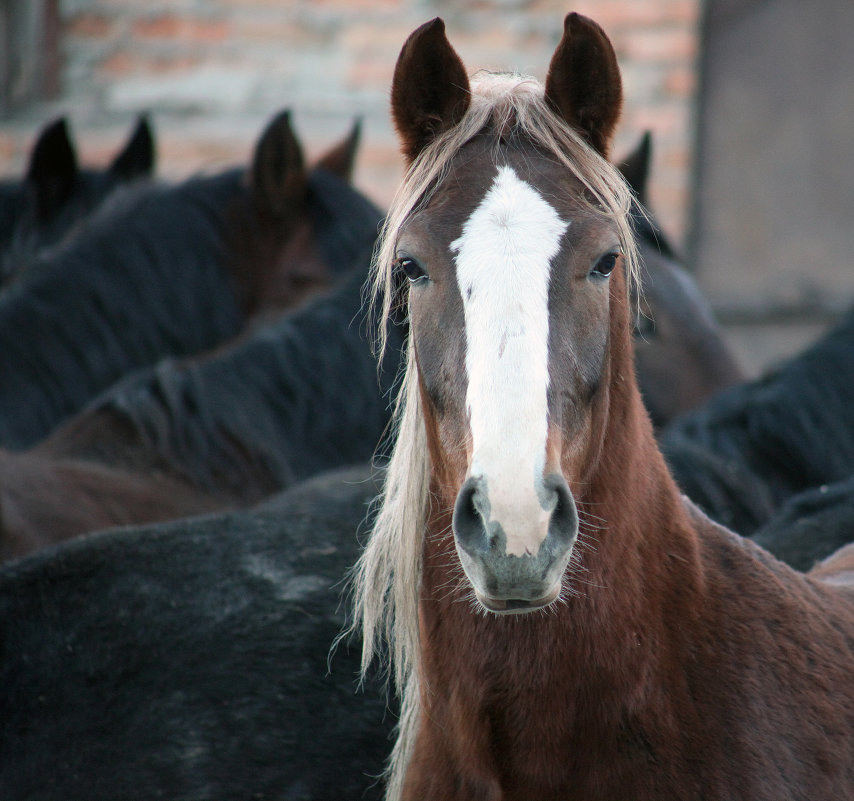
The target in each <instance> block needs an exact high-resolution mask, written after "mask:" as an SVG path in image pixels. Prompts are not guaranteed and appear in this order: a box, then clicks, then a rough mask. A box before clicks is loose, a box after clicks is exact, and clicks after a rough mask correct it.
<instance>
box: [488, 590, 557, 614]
mask: <svg viewBox="0 0 854 801" xmlns="http://www.w3.org/2000/svg"><path fill="white" fill-rule="evenodd" d="M474 594H475V597H476V598H477V600H478V603H480V605H481V606H482V607H483V608H484V609H485V610H486V611H487V612H490V613H492V614H494V615H527V614H530V613H531V612H537V611H539V610H540V609H545V608H546V607H548V606H551V605H552V604H553V603H554V602H555V601H556V600H557V599H558V598H559V597H560V584H558V586H557V587H555V588H554V589H553V590H552V591H551V592H549V593H547V594H546V595H544V596H542V597H541V598H535V599H533V600H523V599H521V598H491V597H489V596H488V595H483V594H482V593H480V592H478V591H477V590H475V593H474Z"/></svg>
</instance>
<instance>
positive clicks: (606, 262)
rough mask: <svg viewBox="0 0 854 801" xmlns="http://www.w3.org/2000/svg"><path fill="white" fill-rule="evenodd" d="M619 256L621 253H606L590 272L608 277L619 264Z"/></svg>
mask: <svg viewBox="0 0 854 801" xmlns="http://www.w3.org/2000/svg"><path fill="white" fill-rule="evenodd" d="M619 258H620V254H619V253H606V254H605V255H604V256H602V258H601V259H599V261H597V262H596V264H595V265H594V267H593V269H592V270H591V271H590V274H591V275H598V276H601V277H602V278H607V277H608V276H609V275H610V274H611V273H612V272H613V270H614V267H616V266H617V259H619Z"/></svg>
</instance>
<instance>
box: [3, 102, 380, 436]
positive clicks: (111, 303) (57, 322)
mask: <svg viewBox="0 0 854 801" xmlns="http://www.w3.org/2000/svg"><path fill="white" fill-rule="evenodd" d="M357 136H358V132H357V131H354V134H352V135H351V136H350V137H348V138H347V140H345V142H344V143H343V144H342V145H340V146H339V147H337V148H335V149H334V150H333V151H331V153H330V154H329V155H328V157H327V158H325V159H322V160H321V162H320V164H319V166H318V167H316V168H315V169H313V170H311V171H310V172H308V171H306V169H305V167H304V165H303V163H302V158H301V151H300V148H299V144H298V143H297V142H296V139H295V138H294V136H293V133H292V132H291V130H290V126H289V121H288V116H287V114H286V113H285V114H282V115H279V116H277V117H276V118H275V119H274V120H273V121H272V122H271V123H270V125H269V126H268V128H267V130H266V131H265V133H264V135H263V136H262V137H261V140H260V142H259V144H258V146H257V147H256V151H255V155H254V160H253V164H252V166H251V168H250V171H249V173H248V175H247V172H246V170H244V169H233V170H229V171H226V172H224V173H222V174H219V175H215V176H212V177H199V178H193V179H191V180H189V181H186V182H185V183H183V184H180V185H178V186H174V187H162V186H152V187H145V188H140V189H138V190H137V191H131V192H127V193H122V195H121V196H120V197H116V198H115V199H114V200H113V202H111V203H110V204H108V206H109V208H102V209H101V210H100V212H99V213H97V214H95V215H94V216H93V217H92V218H90V220H89V221H88V223H87V225H86V227H85V230H82V231H80V232H79V233H78V234H77V235H76V236H75V237H73V239H72V240H71V241H70V242H69V243H68V244H67V246H66V247H63V248H60V249H59V250H58V251H56V252H55V253H53V254H51V255H50V256H49V257H46V258H44V259H40V260H39V263H37V264H34V265H33V266H32V267H30V268H29V269H28V271H27V273H26V275H24V276H22V278H21V280H19V281H17V282H14V283H13V284H12V285H10V286H9V287H8V288H7V289H6V290H5V291H4V292H3V293H2V294H0V445H3V446H4V447H6V448H11V449H15V450H20V449H23V448H25V447H28V446H30V445H32V444H33V443H35V442H37V441H38V440H40V439H41V438H43V437H44V436H45V435H46V434H47V433H48V432H49V431H51V430H52V429H53V428H55V427H56V425H57V424H58V423H59V422H60V421H62V420H63V419H65V418H67V417H69V416H71V415H72V414H73V413H74V412H76V411H78V410H79V409H80V408H81V407H82V406H83V405H84V404H85V403H86V402H87V401H88V400H89V399H91V398H92V397H93V396H94V395H96V394H97V393H98V392H100V391H102V390H104V389H106V388H107V387H108V386H110V385H111V384H113V383H114V382H115V381H116V380H118V379H119V378H121V377H123V376H124V375H126V374H127V373H129V372H131V371H133V370H136V369H139V368H142V367H146V366H149V365H151V364H153V363H155V362H156V361H157V360H158V359H160V358H162V357H165V356H179V357H180V356H186V355H190V354H197V353H201V352H204V351H207V350H210V349H211V348H214V347H216V346H218V345H220V344H222V343H223V342H225V341H228V340H229V339H231V338H233V337H234V336H235V335H236V334H238V332H240V331H241V329H242V328H243V327H244V324H245V323H246V321H247V319H248V317H249V315H250V314H253V313H258V312H259V311H263V310H264V309H266V308H270V307H274V308H281V307H282V306H287V305H291V304H294V303H298V302H301V301H303V300H304V299H305V298H306V297H307V296H309V295H310V294H311V293H313V292H316V291H319V290H320V289H323V288H325V287H327V286H328V285H329V283H330V282H331V281H334V280H335V278H336V277H337V276H338V275H340V274H341V270H340V267H339V266H340V265H344V266H349V264H350V262H351V259H352V257H353V256H354V254H355V252H356V249H359V250H361V248H362V247H363V246H364V241H365V231H366V230H369V231H370V233H371V236H372V237H373V235H375V232H376V224H377V220H378V219H379V212H378V211H377V210H376V208H375V207H374V206H373V204H371V203H370V202H369V201H368V200H367V199H366V198H365V197H364V196H363V195H361V194H360V193H358V192H356V191H355V190H354V189H353V188H352V187H351V186H350V185H349V183H348V180H347V178H348V177H349V176H348V175H346V176H344V177H341V176H340V175H338V174H336V173H335V172H333V171H332V169H327V168H326V165H336V168H337V165H339V164H340V163H342V162H343V163H345V165H346V164H347V158H346V157H347V156H349V157H350V161H349V164H352V154H353V152H354V148H355V141H356V139H357ZM342 153H343V154H344V157H342ZM346 169H349V167H346Z"/></svg>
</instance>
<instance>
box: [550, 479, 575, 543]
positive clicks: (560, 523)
mask: <svg viewBox="0 0 854 801" xmlns="http://www.w3.org/2000/svg"><path fill="white" fill-rule="evenodd" d="M543 483H544V486H545V488H546V489H547V490H550V491H551V492H553V493H554V494H555V496H556V500H555V505H554V509H552V515H551V521H550V523H549V533H550V534H552V535H554V536H557V537H559V538H574V536H575V529H576V527H577V525H578V511H577V510H576V508H575V501H574V500H573V497H572V493H571V492H570V490H569V485H568V484H567V483H566V480H565V479H564V477H563V476H562V475H560V473H552V474H551V475H550V476H548V477H547V478H546V479H545V481H544V482H543Z"/></svg>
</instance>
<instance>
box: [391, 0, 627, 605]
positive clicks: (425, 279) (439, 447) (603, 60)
mask: <svg viewBox="0 0 854 801" xmlns="http://www.w3.org/2000/svg"><path fill="white" fill-rule="evenodd" d="M621 99H622V90H621V83H620V77H619V71H618V67H617V62H616V56H615V54H614V51H613V48H612V47H611V44H610V42H609V41H608V39H607V38H606V36H605V34H604V33H603V32H602V30H601V29H600V28H599V26H598V25H596V24H595V23H593V22H592V21H590V20H587V19H586V18H584V17H581V16H579V15H577V14H570V15H569V16H568V17H567V18H566V21H565V27H564V33H563V38H562V40H561V42H560V44H559V46H558V48H557V50H556V51H555V54H554V56H553V58H552V61H551V64H550V67H549V71H548V77H547V80H546V84H545V90H544V92H543V91H542V89H540V88H539V85H538V84H535V83H534V82H532V81H530V80H528V79H525V78H521V77H519V76H507V75H483V76H478V77H476V78H475V79H474V83H473V84H470V83H469V80H468V78H467V77H466V72H465V69H464V67H463V65H462V62H461V61H460V59H459V57H458V56H457V54H456V53H455V51H454V50H453V48H452V47H451V45H450V44H449V42H448V41H447V39H446V37H445V34H444V25H443V23H442V22H441V20H434V21H432V22H429V23H427V24H426V25H424V26H422V27H421V28H419V29H418V30H416V31H415V32H414V33H413V34H412V35H411V36H410V38H409V39H408V40H407V42H406V44H405V45H404V47H403V50H402V52H401V56H400V59H399V61H398V63H397V67H396V70H395V75H394V81H393V86H392V113H393V118H394V121H395V124H396V127H397V129H398V132H399V134H400V137H401V140H402V143H403V150H404V154H405V155H406V157H407V158H408V160H409V162H410V170H409V174H408V186H409V188H410V190H412V189H413V187H414V186H416V185H417V184H418V182H419V178H418V176H419V175H420V174H421V175H423V174H425V172H426V171H428V170H432V173H431V177H428V178H426V179H425V180H424V181H422V183H423V184H424V185H423V186H422V187H421V188H420V189H415V190H414V191H413V192H412V194H413V195H414V200H413V202H412V204H411V206H410V208H409V209H407V210H406V211H405V212H404V213H402V214H401V215H400V219H399V220H398V221H397V222H392V225H395V226H396V228H394V230H392V231H391V232H390V236H389V241H390V245H389V251H388V255H389V256H390V260H391V262H392V264H393V270H397V271H399V272H401V273H402V274H404V275H405V276H406V279H407V281H408V295H409V311H410V322H411V332H412V333H411V339H412V348H413V352H414V362H415V364H416V365H417V376H418V393H419V396H420V399H421V402H422V406H423V416H424V421H425V428H426V434H427V445H428V448H429V453H430V464H431V468H432V471H433V487H432V490H433V493H434V494H435V495H436V496H438V497H439V498H440V499H441V502H442V503H440V505H448V506H449V508H453V515H452V520H451V521H450V522H451V528H452V531H453V537H454V542H455V546H456V552H457V554H458V556H459V560H460V562H461V564H462V567H463V570H464V571H465V575H466V577H467V578H468V581H469V582H470V583H471V585H472V587H473V589H474V593H475V596H476V598H477V600H478V601H479V602H480V604H481V605H482V606H483V607H484V608H485V609H487V610H489V611H492V612H527V611H531V610H534V609H538V608H541V607H543V606H546V605H548V604H551V603H552V602H553V601H555V600H556V599H557V598H558V596H559V595H560V592H561V588H562V577H563V575H564V572H565V571H566V568H567V565H568V563H569V561H570V558H571V556H572V553H573V547H574V545H575V542H576V538H577V536H578V530H579V515H578V511H577V507H576V502H577V500H578V497H579V496H583V494H584V487H585V485H586V484H587V483H588V482H589V481H590V480H591V470H592V468H593V466H595V465H596V463H597V461H598V458H599V453H600V450H601V446H602V441H603V435H602V431H603V429H604V425H605V418H606V417H607V414H608V412H607V409H608V405H609V403H608V396H609V387H610V386H611V385H612V384H613V383H614V377H615V375H616V376H617V377H619V376H620V375H622V374H625V373H626V371H631V370H632V367H631V352H630V345H629V336H630V332H629V324H628V317H629V315H628V308H627V307H628V293H627V289H626V279H625V276H624V273H625V271H624V270H623V269H622V263H623V261H624V258H625V257H626V254H629V255H628V260H629V263H630V264H631V263H633V257H632V256H631V255H630V254H631V253H632V247H633V245H632V237H631V233H630V232H629V231H628V225H627V213H626V212H627V211H628V203H629V193H628V190H627V188H626V187H625V184H624V183H623V182H622V180H621V179H620V177H619V176H618V174H617V173H616V171H615V170H614V168H613V167H611V166H610V165H609V164H608V162H607V156H608V152H609V148H610V143H611V139H612V135H613V131H614V127H615V125H616V122H617V119H618V117H619V113H620V105H621ZM557 142H560V144H557ZM443 158H444V159H445V163H444V166H443V167H441V168H440V169H439V170H436V166H435V165H436V162H437V160H441V159H443ZM615 197H616V198H619V200H617V201H615V200H614V199H613V198H615ZM391 248H393V252H391ZM381 257H382V254H381ZM612 306H617V307H620V308H621V309H622V311H623V314H613V313H612ZM614 342H617V343H618V347H617V348H616V349H615V347H614ZM620 347H622V350H620ZM615 350H616V351H617V352H618V354H619V355H618V356H616V357H615V355H614V352H615Z"/></svg>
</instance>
